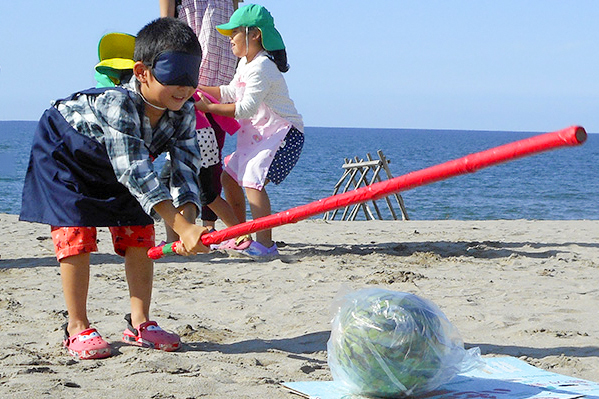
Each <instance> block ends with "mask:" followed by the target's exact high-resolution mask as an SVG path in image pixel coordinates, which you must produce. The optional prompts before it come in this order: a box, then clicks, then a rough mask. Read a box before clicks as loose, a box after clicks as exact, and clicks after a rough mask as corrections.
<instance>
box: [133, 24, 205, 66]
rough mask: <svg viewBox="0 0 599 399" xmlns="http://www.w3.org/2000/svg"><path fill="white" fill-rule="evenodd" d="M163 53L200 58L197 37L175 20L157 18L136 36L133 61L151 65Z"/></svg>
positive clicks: (188, 28) (200, 51)
mask: <svg viewBox="0 0 599 399" xmlns="http://www.w3.org/2000/svg"><path fill="white" fill-rule="evenodd" d="M163 51H181V52H184V53H188V54H192V55H198V56H202V50H201V48H200V43H199V42H198V37H197V36H196V35H195V33H193V30H192V29H191V28H190V27H189V26H188V25H187V24H186V23H184V22H182V21H179V20H178V19H175V18H158V19H155V20H153V21H152V22H150V23H148V24H147V25H146V26H144V27H143V28H142V29H141V30H140V31H139V33H138V34H137V39H136V40H135V52H134V54H133V59H134V60H135V61H141V62H143V63H144V64H151V63H152V62H153V61H154V58H155V57H156V56H157V55H158V54H159V53H160V52H163Z"/></svg>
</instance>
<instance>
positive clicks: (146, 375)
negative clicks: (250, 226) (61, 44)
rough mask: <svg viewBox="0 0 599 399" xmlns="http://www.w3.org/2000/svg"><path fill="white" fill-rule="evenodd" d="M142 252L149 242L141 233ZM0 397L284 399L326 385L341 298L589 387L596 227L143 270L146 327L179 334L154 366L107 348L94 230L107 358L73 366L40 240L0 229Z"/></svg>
mask: <svg viewBox="0 0 599 399" xmlns="http://www.w3.org/2000/svg"><path fill="white" fill-rule="evenodd" d="M156 231H157V241H160V240H161V239H162V238H163V237H164V228H163V226H162V225H161V224H156ZM0 233H1V234H2V236H3V237H4V242H5V245H4V246H3V247H2V249H1V250H0V256H1V257H0V278H1V279H2V284H0V316H2V320H3V323H2V325H1V326H0V337H1V338H2V340H3V341H4V347H5V348H6V349H5V351H4V353H3V354H2V356H0V366H1V367H0V396H2V397H6V398H39V397H43V396H44V395H49V396H50V397H84V398H85V397H92V396H93V397H97V396H98V395H100V396H110V395H112V396H114V397H119V395H122V393H123V392H127V391H131V392H135V393H136V396H138V397H141V398H192V397H193V398H196V397H202V398H204V397H206V398H215V399H225V398H227V399H229V398H231V397H234V398H256V397H263V398H289V399H291V398H295V397H297V396H295V395H293V394H291V393H289V392H288V391H287V390H285V389H283V388H282V387H281V386H280V383H282V382H291V381H317V380H330V379H331V376H330V372H329V369H328V365H327V361H326V342H327V340H328V335H329V331H330V328H331V326H330V318H331V313H330V312H331V309H330V308H331V303H332V301H333V298H334V297H335V295H336V294H337V293H338V292H339V291H340V290H343V289H346V288H347V287H349V288H351V289H360V288H365V287H371V286H378V287H382V288H387V289H392V290H396V291H404V292H411V293H414V294H416V295H419V296H422V297H424V298H427V299H429V300H431V301H433V302H434V303H436V304H437V305H438V306H439V307H440V308H441V310H442V311H443V312H444V313H445V314H446V315H447V317H448V318H449V320H451V321H452V323H454V325H455V326H456V327H457V328H458V330H459V331H460V333H461V335H462V338H463V340H464V342H465V344H466V347H472V346H478V347H480V349H481V351H482V353H483V356H485V357H489V356H514V357H518V358H520V359H522V360H525V361H526V362H528V363H530V364H532V365H533V366H535V367H539V368H542V369H545V370H548V371H552V372H556V373H560V374H564V375H568V376H572V377H577V378H583V379H587V380H590V381H599V377H598V376H599V325H598V324H597V323H596V316H597V311H596V309H597V305H598V304H599V288H597V277H599V221H596V220H555V221H536V220H488V221H457V220H440V221H355V222H341V221H328V222H327V221H323V220H315V219H310V220H305V221H302V222H299V223H296V224H292V225H285V226H280V227H277V228H275V229H274V230H273V236H274V239H275V240H276V241H278V242H283V243H284V246H282V247H281V248H280V252H281V257H280V258H278V259H271V260H268V261H261V262H255V261H248V260H244V259H240V258H230V257H228V256H227V255H225V254H221V253H214V252H213V253H210V254H206V255H198V256H195V257H190V258H184V257H178V256H171V257H167V258H163V259H161V260H158V261H157V262H156V263H155V279H154V295H153V301H152V316H153V318H154V319H155V320H156V321H158V322H159V323H160V325H161V326H162V327H163V328H165V329H167V330H172V331H175V332H177V333H179V334H180V335H181V337H182V341H183V343H184V345H183V348H182V349H181V350H180V351H178V352H174V353H165V352H159V351H153V350H148V349H142V348H137V347H132V346H129V345H126V344H123V343H121V342H120V334H121V332H122V331H123V329H124V327H125V324H124V323H125V322H124V320H123V316H124V314H125V313H127V312H128V291H127V286H126V281H125V277H124V267H123V266H122V258H120V257H118V256H117V255H115V254H114V253H113V251H112V245H111V240H110V234H109V233H108V230H107V229H103V228H100V229H99V234H98V238H99V240H100V242H99V252H98V253H95V254H93V255H92V266H91V279H90V294H89V301H88V309H89V316H90V320H91V321H92V323H93V325H94V327H97V328H98V330H99V331H100V333H101V334H102V335H103V336H104V337H105V338H106V339H107V340H108V341H109V342H111V344H112V348H113V352H114V356H113V357H111V358H108V359H104V360H96V361H89V360H88V361H74V360H73V359H72V358H71V357H70V356H68V355H66V353H65V352H64V350H63V349H62V347H61V339H62V331H61V324H62V323H63V322H64V321H65V320H66V319H65V314H64V313H65V312H64V308H65V307H64V300H63V297H62V291H61V287H60V275H59V269H58V264H57V262H56V259H55V258H54V253H53V249H52V242H51V239H49V236H50V234H49V228H48V226H45V225H40V224H32V223H26V222H18V221H17V215H7V214H0Z"/></svg>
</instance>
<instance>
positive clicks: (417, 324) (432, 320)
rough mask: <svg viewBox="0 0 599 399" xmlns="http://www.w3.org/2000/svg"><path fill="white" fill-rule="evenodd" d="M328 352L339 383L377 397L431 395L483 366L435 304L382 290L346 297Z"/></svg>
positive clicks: (335, 318)
mask: <svg viewBox="0 0 599 399" xmlns="http://www.w3.org/2000/svg"><path fill="white" fill-rule="evenodd" d="M327 350H328V363H329V367H330V369H331V374H332V375H333V379H334V380H335V381H341V382H342V383H344V384H345V385H346V386H347V388H348V390H349V391H350V392H351V393H354V394H359V395H366V396H375V397H387V398H389V397H403V396H412V395H420V394H424V393H428V392H430V391H432V390H434V389H435V388H437V387H439V386H440V385H442V384H445V383H447V382H449V381H450V380H451V379H452V378H453V377H455V375H456V374H458V373H460V372H464V371H467V370H470V369H473V368H475V367H478V366H479V365H481V364H482V360H481V358H480V350H479V348H473V349H470V350H469V351H466V350H465V349H464V343H463V341H462V338H461V336H460V334H459V332H458V330H457V329H456V328H455V327H454V326H453V325H452V324H451V323H450V321H449V320H448V319H447V317H446V316H445V315H444V314H443V312H441V310H440V309H439V308H438V307H437V306H436V305H435V304H434V303H432V302H431V301H429V300H426V299H423V298H420V297H418V296H417V295H414V294H409V293H405V292H396V291H389V290H384V289H380V288H368V289H363V290H359V291H354V292H352V293H349V294H347V295H345V296H344V297H342V298H341V301H340V303H339V304H338V306H337V312H336V314H335V316H334V318H333V322H332V330H331V337H330V339H329V341H328V343H327Z"/></svg>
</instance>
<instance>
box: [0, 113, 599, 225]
mask: <svg viewBox="0 0 599 399" xmlns="http://www.w3.org/2000/svg"><path fill="white" fill-rule="evenodd" d="M35 126H36V122H30V121H0V213H9V214H18V213H19V211H20V203H21V190H22V186H23V178H24V175H25V171H26V168H27V163H28V158H29V149H30V145H31V140H32V136H33V132H34V129H35ZM560 128H561V127H560ZM556 130H557V129H556ZM540 133H545V132H501V131H458V130H425V129H373V128H368V129H367V128H327V127H307V128H306V132H305V138H306V140H305V145H304V150H303V153H302V155H301V158H300V160H299V162H298V164H297V165H296V167H295V168H294V170H293V171H292V172H291V174H290V175H289V177H288V178H287V179H286V180H285V181H284V182H283V183H281V184H280V185H278V186H275V185H273V184H269V185H268V186H267V191H268V193H269V197H270V199H271V203H272V210H273V213H275V212H280V211H284V210H286V209H289V208H293V207H296V206H299V205H304V204H307V203H309V202H313V201H316V200H319V199H321V198H325V197H328V196H330V195H332V194H333V189H334V187H335V184H336V183H337V182H338V181H339V179H340V178H341V176H342V174H343V169H342V165H343V163H344V159H346V158H347V159H352V160H353V159H354V158H355V157H358V158H359V159H366V156H367V154H371V156H372V157H373V158H377V151H378V150H381V151H382V152H383V153H384V155H385V157H386V158H387V159H388V160H390V165H389V167H390V170H391V173H392V175H393V176H394V177H396V176H400V175H403V174H407V173H409V172H412V171H416V170H420V169H424V168H427V167H429V166H433V165H436V164H439V163H443V162H446V161H449V160H452V159H456V158H460V157H462V156H465V155H468V154H470V153H474V152H479V151H483V150H486V149H489V148H491V147H495V146H498V145H502V144H506V143H509V142H512V141H516V140H520V139H523V138H526V137H530V136H533V135H536V134H540ZM598 139H599V135H597V134H590V135H589V137H588V139H587V141H586V142H585V143H584V144H583V145H582V146H579V147H574V148H565V149H558V150H554V151H550V152H546V153H542V154H538V155H533V156H530V157H526V158H522V159H518V160H514V161H511V162H507V163H504V164H501V165H497V166H493V167H490V168H486V169H482V170H480V171H478V172H476V173H470V174H466V175H461V176H458V177H454V178H450V179H446V180H443V181H440V182H436V183H432V184H429V185H426V186H421V187H416V188H413V189H411V190H408V191H404V192H402V193H400V194H401V196H402V198H403V200H404V203H405V206H406V209H407V213H408V216H409V218H410V219H412V220H439V219H456V220H492V219H539V220H574V219H599V206H598V204H599V201H598V198H597V197H598V195H599V167H598V166H597V160H598V159H599V140H598ZM234 148H235V137H234V136H233V137H231V136H228V137H227V142H226V145H225V150H224V154H225V155H226V154H229V153H231V152H232V151H233V150H234ZM157 162H158V163H160V159H159V160H158V161H157ZM383 176H384V174H383ZM378 204H379V207H380V209H381V211H382V213H383V217H384V218H385V219H387V220H390V219H391V214H390V212H389V211H388V209H387V205H386V203H385V202H384V201H378ZM392 204H394V208H395V209H396V211H397V212H399V211H398V208H397V203H396V202H392ZM340 216H341V214H339V215H338V216H337V219H339V218H340ZM315 218H322V215H318V216H315ZM364 218H365V217H364V214H363V213H362V212H360V213H358V216H357V220H364Z"/></svg>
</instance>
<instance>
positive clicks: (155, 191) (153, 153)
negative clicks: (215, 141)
mask: <svg viewBox="0 0 599 399" xmlns="http://www.w3.org/2000/svg"><path fill="white" fill-rule="evenodd" d="M136 82H137V81H136V79H135V77H133V78H132V79H131V81H130V82H128V83H127V84H125V85H123V87H124V88H126V89H127V94H125V93H123V92H121V91H118V90H110V89H109V90H107V91H105V92H104V93H102V94H97V95H86V94H81V93H78V94H75V95H74V96H73V98H72V99H67V100H58V101H56V102H55V103H54V104H53V105H54V106H55V107H56V108H57V109H58V110H59V111H60V113H61V114H62V115H63V117H64V118H65V119H66V121H67V122H68V123H69V124H70V125H71V126H73V128H74V129H75V130H76V131H78V132H79V133H81V134H83V135H86V136H88V137H92V138H95V139H96V140H98V141H99V142H100V143H102V144H104V146H105V147H106V151H107V153H108V157H109V158H110V162H111V163H112V167H113V169H114V173H115V174H116V177H117V179H118V180H119V182H121V183H122V184H124V185H125V186H126V187H127V188H128V189H129V191H130V192H131V194H132V195H133V196H134V197H135V198H136V199H137V200H138V201H139V203H140V204H141V206H142V207H143V209H144V210H145V211H146V213H148V214H149V215H151V216H152V217H154V218H155V219H159V216H158V215H157V213H156V212H155V211H154V210H153V207H154V205H156V204H158V203H159V202H161V201H164V200H170V199H172V200H173V205H174V206H176V207H178V206H180V205H183V204H185V203H187V202H193V203H195V204H196V205H198V207H199V206H200V200H199V188H198V178H197V176H198V172H199V169H200V148H199V145H198V141H197V138H196V132H195V111H194V106H193V103H192V102H187V103H185V105H184V106H183V107H182V108H181V110H180V111H176V112H174V111H170V110H167V111H165V114H164V115H163V116H162V118H161V119H160V121H159V122H158V125H157V126H156V127H155V128H154V129H152V128H151V126H150V121H149V119H148V118H147V117H146V116H145V115H144V112H143V110H144V103H143V99H142V98H141V96H140V94H138V91H137V89H136ZM163 152H169V153H170V163H171V175H170V187H167V186H165V185H164V184H162V183H161V181H160V178H159V176H158V173H157V172H155V171H154V167H153V164H152V161H153V160H154V158H155V157H157V156H158V155H159V154H160V153H163Z"/></svg>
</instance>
